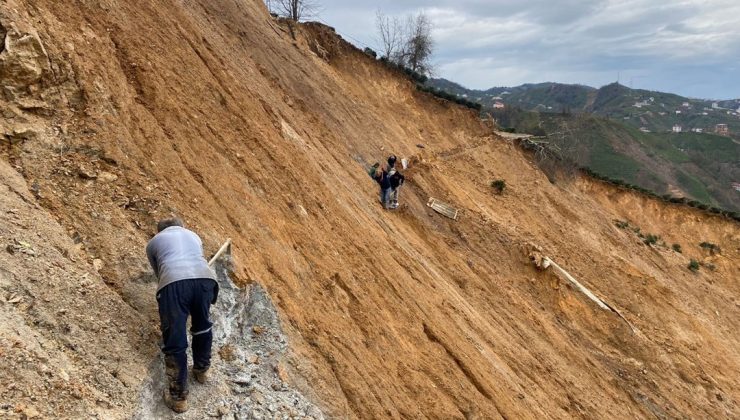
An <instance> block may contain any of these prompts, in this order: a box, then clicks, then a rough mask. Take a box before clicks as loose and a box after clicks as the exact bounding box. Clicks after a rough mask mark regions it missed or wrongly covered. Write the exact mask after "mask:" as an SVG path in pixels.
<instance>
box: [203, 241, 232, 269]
mask: <svg viewBox="0 0 740 420" xmlns="http://www.w3.org/2000/svg"><path fill="white" fill-rule="evenodd" d="M230 246H231V238H229V239H227V240H226V242H224V244H223V245H221V248H219V249H218V252H216V254H214V255H213V257H212V258H211V260H210V261H208V266H212V265H213V263H215V262H216V260H217V259H219V258H221V255H223V253H224V252H226V250H227V249H229V247H230Z"/></svg>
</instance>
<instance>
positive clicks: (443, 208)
mask: <svg viewBox="0 0 740 420" xmlns="http://www.w3.org/2000/svg"><path fill="white" fill-rule="evenodd" d="M427 206H429V207H431V208H432V210H434V211H436V212H437V213H439V214H441V215H442V216H445V217H449V218H450V219H452V220H457V215H458V214H459V213H460V211H459V210H458V209H456V208H454V207H452V206H451V205H449V204H447V203H445V202H444V201H440V200H437V199H436V198H432V197H430V198H429V201H427Z"/></svg>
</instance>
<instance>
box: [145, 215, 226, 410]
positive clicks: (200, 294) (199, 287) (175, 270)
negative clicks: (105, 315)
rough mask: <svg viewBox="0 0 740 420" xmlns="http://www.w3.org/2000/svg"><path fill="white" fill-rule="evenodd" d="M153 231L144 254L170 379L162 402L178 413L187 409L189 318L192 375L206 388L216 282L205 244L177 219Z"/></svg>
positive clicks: (160, 223) (166, 220)
mask: <svg viewBox="0 0 740 420" xmlns="http://www.w3.org/2000/svg"><path fill="white" fill-rule="evenodd" d="M157 232H158V233H157V234H156V235H155V236H154V238H152V240H150V241H149V244H147V246H146V255H147V257H148V258H149V264H151V266H152V269H153V270H154V274H155V275H156V276H157V278H158V279H159V285H158V287H157V303H158V305H159V318H160V328H161V330H162V340H163V345H162V352H163V353H164V358H165V372H166V374H167V379H168V388H167V389H165V390H164V402H165V404H166V405H167V407H169V408H170V409H172V410H173V411H175V412H178V413H182V412H184V411H187V409H188V406H187V396H188V386H187V385H188V356H187V349H188V337H187V331H186V324H187V320H188V316H191V317H192V320H191V328H190V332H191V334H192V335H193V343H192V347H193V376H194V377H195V379H196V380H197V381H198V382H200V383H205V382H206V374H207V372H208V368H209V367H210V364H211V344H212V341H213V331H212V329H211V327H212V325H213V324H212V322H211V320H210V317H209V312H210V306H211V304H214V303H216V297H217V295H218V283H217V282H216V280H215V279H216V277H215V273H214V272H213V271H212V270H211V269H210V267H209V266H208V263H207V262H206V259H205V258H204V256H203V243H202V242H201V240H200V238H199V237H198V235H196V234H195V233H194V232H192V231H190V230H188V229H185V228H184V227H183V223H182V221H181V220H180V219H177V218H172V219H164V220H161V221H160V222H159V223H158V224H157Z"/></svg>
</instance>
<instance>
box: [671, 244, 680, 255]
mask: <svg viewBox="0 0 740 420" xmlns="http://www.w3.org/2000/svg"><path fill="white" fill-rule="evenodd" d="M671 248H673V250H674V251H676V252H678V253H679V254H680V253H681V245H679V244H673V246H672V247H671Z"/></svg>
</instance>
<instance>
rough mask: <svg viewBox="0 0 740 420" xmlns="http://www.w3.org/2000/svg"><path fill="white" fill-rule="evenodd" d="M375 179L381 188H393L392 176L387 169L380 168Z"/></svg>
mask: <svg viewBox="0 0 740 420" xmlns="http://www.w3.org/2000/svg"><path fill="white" fill-rule="evenodd" d="M375 181H376V182H377V183H378V184H380V188H382V189H384V190H387V189H388V188H391V176H390V175H389V174H388V171H387V170H385V169H382V170H379V171H377V172H376V173H375Z"/></svg>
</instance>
